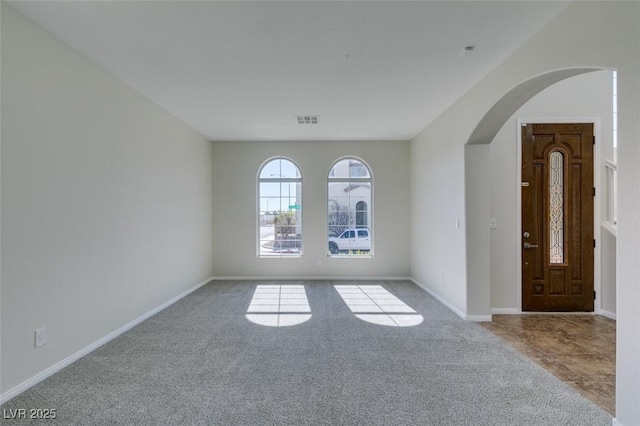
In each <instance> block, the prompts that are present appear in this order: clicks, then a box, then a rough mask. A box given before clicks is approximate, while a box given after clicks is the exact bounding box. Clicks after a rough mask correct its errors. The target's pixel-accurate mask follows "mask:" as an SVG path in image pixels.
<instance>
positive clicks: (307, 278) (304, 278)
mask: <svg viewBox="0 0 640 426" xmlns="http://www.w3.org/2000/svg"><path fill="white" fill-rule="evenodd" d="M212 280H213V281H274V280H278V281H315V280H320V281H413V279H412V278H411V277H380V276H372V277H361V276H358V277H347V276H315V275H300V276H290V275H287V276H281V277H267V276H257V277H256V276H246V277H243V276H240V277H213V278H212Z"/></svg>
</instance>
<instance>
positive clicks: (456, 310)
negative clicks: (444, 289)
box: [411, 278, 467, 320]
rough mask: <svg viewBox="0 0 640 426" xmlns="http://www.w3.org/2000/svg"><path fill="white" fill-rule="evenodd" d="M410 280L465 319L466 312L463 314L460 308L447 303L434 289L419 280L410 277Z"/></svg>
mask: <svg viewBox="0 0 640 426" xmlns="http://www.w3.org/2000/svg"><path fill="white" fill-rule="evenodd" d="M411 281H412V282H413V283H414V284H415V285H417V286H418V287H420V288H421V289H423V290H424V291H426V292H427V293H429V295H430V296H432V297H433V298H434V299H436V300H437V301H438V302H440V303H442V304H443V305H444V306H446V307H447V308H448V309H449V310H450V311H451V312H453V313H454V314H456V315H457V316H459V317H460V318H462V319H463V320H466V319H467V314H465V313H464V312H462V311H461V310H460V309H458V308H456V307H455V306H453V305H452V304H451V303H449V302H448V301H447V300H445V299H444V298H443V297H442V296H440V295H439V294H438V293H436V292H435V291H433V290H431V289H430V288H429V287H427V286H426V285H424V284H422V283H421V282H420V281H418V280H416V279H414V278H411Z"/></svg>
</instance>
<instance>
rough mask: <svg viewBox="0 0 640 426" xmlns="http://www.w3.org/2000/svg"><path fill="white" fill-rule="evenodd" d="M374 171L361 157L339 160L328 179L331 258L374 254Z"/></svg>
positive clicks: (329, 248)
mask: <svg viewBox="0 0 640 426" xmlns="http://www.w3.org/2000/svg"><path fill="white" fill-rule="evenodd" d="M372 186H373V177H372V174H371V169H370V168H369V166H367V165H366V164H365V162H364V161H362V160H360V159H358V158H353V157H349V158H342V159H340V160H338V161H336V162H335V163H334V165H333V167H331V170H330V171H329V175H328V177H327V196H328V200H327V222H328V223H327V230H328V250H329V254H330V255H332V256H363V255H364V256H370V255H371V254H372V253H373V238H372V237H373V234H372V231H373V228H372V220H371V219H372V214H371V212H372V208H371V206H372V204H371V202H372V194H373V190H372V189H373V188H372Z"/></svg>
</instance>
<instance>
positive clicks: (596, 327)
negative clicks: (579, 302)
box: [482, 314, 616, 416]
mask: <svg viewBox="0 0 640 426" xmlns="http://www.w3.org/2000/svg"><path fill="white" fill-rule="evenodd" d="M482 325H483V326H484V327H485V328H486V329H487V330H490V331H492V332H493V333H494V334H496V335H498V336H500V337H501V338H503V339H504V340H506V341H507V342H509V343H510V344H511V345H513V346H514V347H515V348H516V349H517V350H519V351H520V352H521V353H523V354H524V355H526V356H528V357H529V358H531V359H532V360H533V361H535V362H536V363H538V364H539V365H541V366H542V367H544V368H545V369H547V370H548V371H550V372H551V373H553V374H554V375H555V376H556V377H558V378H559V379H560V380H562V381H564V382H566V383H568V384H569V385H571V386H573V387H574V388H575V389H577V390H578V391H579V392H580V393H581V394H582V395H583V396H585V397H587V398H589V399H590V400H591V401H593V402H594V403H595V404H598V405H599V406H600V407H602V408H603V409H604V410H606V411H607V412H609V413H610V414H611V415H613V416H615V389H616V322H615V321H614V320H611V319H609V318H606V317H603V316H599V315H588V314H585V315H567V314H565V315H562V314H549V315H547V314H545V315H539V314H526V315H494V316H493V322H491V323H482Z"/></svg>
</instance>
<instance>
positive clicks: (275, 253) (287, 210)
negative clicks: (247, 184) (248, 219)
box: [258, 158, 302, 257]
mask: <svg viewBox="0 0 640 426" xmlns="http://www.w3.org/2000/svg"><path fill="white" fill-rule="evenodd" d="M301 255H302V175H301V173H300V169H298V166H296V165H295V164H294V163H293V161H291V160H289V159H287V158H273V159H270V160H268V161H267V162H265V163H264V164H263V165H262V167H261V168H260V171H259V172H258V256H259V257H291V256H301Z"/></svg>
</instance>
